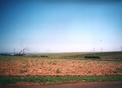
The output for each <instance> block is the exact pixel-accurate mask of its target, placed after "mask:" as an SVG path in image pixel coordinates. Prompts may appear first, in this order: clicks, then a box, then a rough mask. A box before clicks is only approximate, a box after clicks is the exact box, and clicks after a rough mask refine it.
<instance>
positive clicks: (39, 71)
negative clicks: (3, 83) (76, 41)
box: [0, 58, 122, 76]
mask: <svg viewBox="0 0 122 88" xmlns="http://www.w3.org/2000/svg"><path fill="white" fill-rule="evenodd" d="M120 67H122V63H114V62H113V61H95V60H67V59H52V60H51V59H32V58H31V59H11V60H0V75H11V76H26V75H52V76H53V75H62V76H63V75H111V74H122V70H116V68H120Z"/></svg>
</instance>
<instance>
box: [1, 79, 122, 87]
mask: <svg viewBox="0 0 122 88" xmlns="http://www.w3.org/2000/svg"><path fill="white" fill-rule="evenodd" d="M0 88H122V81H111V82H77V83H63V84H51V85H42V84H39V83H31V84H30V85H29V84H28V85H27V84H26V85H10V84H7V85H0Z"/></svg>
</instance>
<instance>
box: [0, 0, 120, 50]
mask: <svg viewBox="0 0 122 88" xmlns="http://www.w3.org/2000/svg"><path fill="white" fill-rule="evenodd" d="M120 47H122V2H110V3H109V2H103V3H101V2H60V3H59V2H43V1H38V0H35V1H34V0H31V1H29V0H25V1H20V2H17V1H15V0H13V1H11V2H10V1H7V2H1V4H0V52H11V51H13V50H14V49H16V51H19V50H21V49H23V48H27V49H28V50H29V51H28V52H79V51H82V52H83V51H94V49H95V51H102V50H103V51H113V50H121V48H120Z"/></svg>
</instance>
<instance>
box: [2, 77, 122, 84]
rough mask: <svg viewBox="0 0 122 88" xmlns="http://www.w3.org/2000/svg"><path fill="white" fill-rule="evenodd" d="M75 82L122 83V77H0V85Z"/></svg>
mask: <svg viewBox="0 0 122 88" xmlns="http://www.w3.org/2000/svg"><path fill="white" fill-rule="evenodd" d="M76 81H122V75H108V76H107V75H106V76H13V77H8V76H0V83H16V82H43V83H59V82H76Z"/></svg>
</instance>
